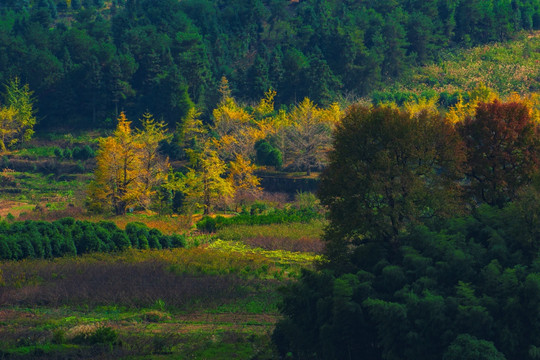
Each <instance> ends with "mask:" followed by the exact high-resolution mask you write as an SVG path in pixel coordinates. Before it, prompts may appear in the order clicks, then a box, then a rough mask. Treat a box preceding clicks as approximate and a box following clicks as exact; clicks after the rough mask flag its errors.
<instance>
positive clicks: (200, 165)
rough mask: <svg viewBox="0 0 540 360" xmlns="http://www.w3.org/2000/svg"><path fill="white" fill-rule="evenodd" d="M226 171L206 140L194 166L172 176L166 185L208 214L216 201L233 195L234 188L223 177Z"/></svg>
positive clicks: (225, 165)
mask: <svg viewBox="0 0 540 360" xmlns="http://www.w3.org/2000/svg"><path fill="white" fill-rule="evenodd" d="M226 171H227V164H226V163H225V162H224V161H223V160H221V159H220V158H219V156H218V153H217V152H216V151H215V150H213V149H212V148H211V147H210V143H209V142H208V143H206V144H205V147H204V149H203V151H202V152H201V153H199V154H198V157H197V159H196V161H195V162H194V167H192V168H189V170H188V172H187V173H186V174H180V175H178V176H176V177H175V178H173V179H172V180H171V181H169V183H168V184H167V185H166V187H167V188H169V189H171V190H173V191H178V192H181V193H182V194H184V197H185V199H186V200H185V201H186V202H187V203H188V204H190V205H193V206H195V207H197V208H202V209H203V213H204V214H205V215H208V214H210V212H211V211H212V208H213V207H214V205H215V204H216V203H217V202H219V201H222V202H223V201H225V202H226V201H228V200H230V199H231V198H232V196H233V195H234V188H233V186H232V184H231V182H230V181H229V180H228V179H227V178H226V177H225V174H226Z"/></svg>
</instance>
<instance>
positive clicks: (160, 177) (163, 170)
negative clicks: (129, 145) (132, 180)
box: [135, 113, 169, 209]
mask: <svg viewBox="0 0 540 360" xmlns="http://www.w3.org/2000/svg"><path fill="white" fill-rule="evenodd" d="M166 138H167V132H166V127H165V123H163V122H158V121H156V120H154V118H153V117H152V115H151V114H149V113H146V114H143V118H142V129H141V130H139V131H137V133H136V135H135V143H136V144H137V148H138V149H140V163H141V168H140V171H139V179H138V181H137V182H136V184H137V186H138V187H139V189H138V196H137V200H138V203H139V205H140V206H142V207H144V208H145V209H148V207H149V206H150V204H151V202H152V199H153V197H154V196H155V195H156V192H157V188H158V187H159V186H160V185H161V184H163V183H164V182H165V181H166V180H167V173H168V170H169V160H168V159H166V158H163V156H161V154H160V153H159V151H158V149H159V143H160V142H161V141H162V140H165V139H166Z"/></svg>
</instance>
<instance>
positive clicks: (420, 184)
mask: <svg viewBox="0 0 540 360" xmlns="http://www.w3.org/2000/svg"><path fill="white" fill-rule="evenodd" d="M462 153H463V148H462V143H461V141H460V139H459V136H458V134H457V133H456V131H455V130H454V128H453V126H452V125H451V124H450V123H448V122H447V121H445V120H444V119H443V118H441V117H440V116H439V115H438V114H430V113H429V112H427V111H422V112H420V113H418V114H416V115H412V114H410V113H408V112H406V111H403V110H399V109H392V108H390V107H378V108H373V109H369V108H366V107H361V106H353V107H351V108H350V109H349V110H348V111H347V114H346V115H345V117H344V118H343V121H342V123H340V124H338V125H337V127H336V131H335V133H334V149H333V150H332V151H331V152H330V155H329V160H330V161H329V165H328V167H327V168H326V169H325V170H324V172H323V174H322V175H321V185H320V190H319V195H320V198H321V202H322V204H324V205H326V206H328V208H329V215H328V216H329V219H330V226H329V227H328V229H327V232H326V234H325V236H324V237H325V240H326V254H327V256H328V259H329V260H330V262H331V264H333V266H335V267H337V268H343V267H346V264H347V263H348V261H350V260H351V256H350V254H351V252H354V251H355V249H357V248H359V246H360V245H361V244H364V243H370V242H372V241H376V242H380V241H382V242H384V243H386V244H388V245H390V248H391V249H392V248H394V249H395V247H397V246H399V244H398V243H397V241H398V240H397V239H398V235H400V234H401V233H402V232H403V231H404V230H405V229H406V226H407V225H408V224H410V223H411V222H420V221H423V220H426V219H429V218H431V217H433V216H444V215H448V214H450V213H452V212H453V211H456V209H457V208H458V205H459V204H458V199H459V188H458V186H457V185H456V180H457V179H460V177H461V172H460V164H461V160H462V157H461V156H460V154H462Z"/></svg>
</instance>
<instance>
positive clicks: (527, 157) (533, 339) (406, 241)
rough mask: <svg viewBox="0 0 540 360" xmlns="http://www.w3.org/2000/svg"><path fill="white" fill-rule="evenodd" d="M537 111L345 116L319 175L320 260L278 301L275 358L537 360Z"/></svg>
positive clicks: (493, 108)
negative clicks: (322, 209) (324, 215)
mask: <svg viewBox="0 0 540 360" xmlns="http://www.w3.org/2000/svg"><path fill="white" fill-rule="evenodd" d="M532 113H533V112H532V111H531V108H529V107H528V106H527V105H526V104H525V103H524V102H515V101H512V102H507V103H501V102H500V101H498V100H494V101H493V102H489V103H483V102H481V103H478V104H477V105H476V106H475V110H474V113H473V114H472V115H468V116H466V117H465V119H464V120H463V121H461V122H457V123H455V124H453V125H452V123H451V122H450V121H449V119H450V118H451V117H450V116H446V117H441V116H440V115H439V114H438V113H437V111H434V109H433V108H432V109H431V110H429V108H425V107H424V108H423V109H414V108H411V107H408V110H406V111H404V110H402V109H401V110H400V109H399V108H392V107H388V106H382V107H372V108H367V107H362V106H352V107H350V108H349V109H348V110H347V113H346V115H345V116H344V118H343V120H342V122H341V123H340V124H339V125H338V126H337V129H336V131H335V133H334V142H333V145H334V146H333V150H332V151H331V152H330V155H329V165H328V167H327V168H326V169H325V171H324V172H323V174H322V175H321V186H320V189H319V196H320V199H321V202H322V204H324V205H326V206H327V207H328V219H329V221H330V223H329V225H328V226H327V227H326V229H325V233H324V235H323V239H324V240H325V245H326V246H325V260H324V261H323V262H322V263H321V264H320V271H317V272H309V271H306V272H304V274H303V276H302V278H301V280H300V281H299V282H297V283H295V284H292V285H291V286H289V287H288V288H286V289H285V291H284V303H283V305H282V311H283V313H284V314H285V315H286V318H285V319H284V320H283V321H281V322H280V323H278V325H277V326H276V330H275V332H274V335H273V339H274V341H275V343H276V345H277V346H278V348H279V352H280V353H281V355H282V356H283V358H287V357H289V358H295V359H370V360H371V359H373V360H376V359H386V360H394V359H395V360H397V359H400V360H406V359H407V360H408V359H410V360H413V359H444V360H453V359H469V360H473V359H474V360H483V359H485V360H488V359H508V360H510V359H512V360H513V359H515V360H518V359H538V358H539V355H540V351H539V349H540V342H539V341H538V338H539V331H540V328H539V321H540V318H539V312H538V309H539V308H540V281H539V280H540V277H539V270H540V268H539V250H540V232H539V231H540V218H539V214H540V208H539V204H540V202H539V199H540V181H539V179H540V178H539V175H540V174H539V169H540V126H539V123H538V120H537V118H536V120H535V119H534V118H533V117H531V114H532Z"/></svg>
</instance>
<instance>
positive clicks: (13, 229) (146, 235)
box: [0, 218, 185, 260]
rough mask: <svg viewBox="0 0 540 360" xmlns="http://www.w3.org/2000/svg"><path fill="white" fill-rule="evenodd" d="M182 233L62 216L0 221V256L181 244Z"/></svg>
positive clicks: (12, 257)
mask: <svg viewBox="0 0 540 360" xmlns="http://www.w3.org/2000/svg"><path fill="white" fill-rule="evenodd" d="M184 244H185V238H184V236H183V235H164V234H162V233H161V232H160V231H159V230H156V229H149V228H148V227H147V226H146V225H145V224H143V223H138V222H135V223H129V224H127V226H126V229H125V230H121V229H119V228H118V227H117V226H116V224H114V223H113V222H107V221H101V222H98V223H93V222H89V221H79V220H75V219H73V218H64V219H61V220H58V221H53V222H45V221H30V220H28V221H24V222H14V223H11V224H10V223H7V222H1V223H0V259H1V260H21V259H26V258H54V257H60V256H64V255H80V254H84V253H90V252H97V251H99V252H112V251H121V250H124V249H127V248H134V249H163V248H173V247H183V246H184Z"/></svg>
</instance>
